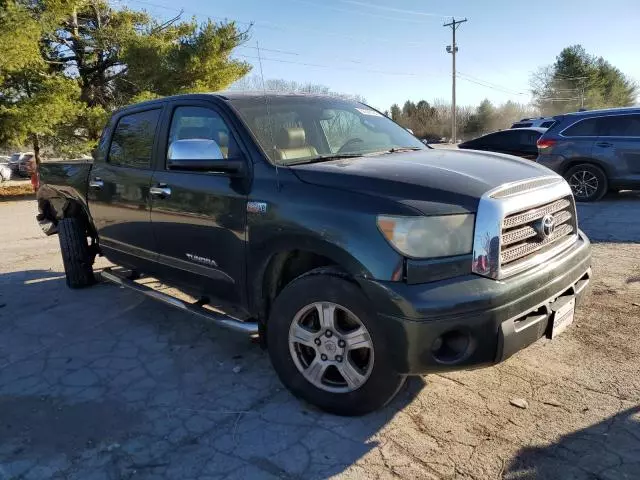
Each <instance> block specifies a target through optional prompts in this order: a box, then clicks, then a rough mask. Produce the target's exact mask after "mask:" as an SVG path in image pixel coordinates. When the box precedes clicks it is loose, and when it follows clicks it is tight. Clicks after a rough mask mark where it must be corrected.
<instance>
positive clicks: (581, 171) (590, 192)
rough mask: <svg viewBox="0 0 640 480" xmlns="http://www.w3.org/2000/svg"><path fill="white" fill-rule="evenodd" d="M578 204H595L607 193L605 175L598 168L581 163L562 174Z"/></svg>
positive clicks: (607, 185)
mask: <svg viewBox="0 0 640 480" xmlns="http://www.w3.org/2000/svg"><path fill="white" fill-rule="evenodd" d="M564 178H565V179H566V180H567V182H568V183H569V185H570V186H571V190H572V191H573V196H574V197H575V199H576V200H577V201H578V202H595V201H598V200H600V199H601V198H602V197H603V196H604V195H605V194H606V193H607V192H608V191H609V182H608V181H607V176H606V174H605V173H604V172H603V171H602V169H601V168H600V167H596V166H595V165H591V164H589V163H583V164H580V165H576V166H574V167H571V168H570V169H569V170H567V172H566V173H565V174H564Z"/></svg>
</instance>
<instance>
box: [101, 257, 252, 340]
mask: <svg viewBox="0 0 640 480" xmlns="http://www.w3.org/2000/svg"><path fill="white" fill-rule="evenodd" d="M100 275H101V276H102V278H104V279H105V280H108V281H109V282H112V283H115V284H117V285H120V286H122V287H125V288H129V289H131V290H135V291H136V292H139V293H142V294H143V295H146V296H148V297H151V298H153V299H155V300H159V301H161V302H163V303H166V304H167V305H171V306H172V307H176V308H178V309H180V310H183V311H185V312H189V313H192V314H193V315H197V316H198V317H200V318H204V319H205V320H208V321H210V322H212V323H214V324H216V325H218V326H220V327H223V328H227V329H229V330H233V331H236V332H241V333H245V334H247V335H258V323H257V322H242V321H240V320H237V319H235V318H233V317H229V316H227V315H225V314H224V313H222V312H220V313H218V312H214V311H211V310H208V309H206V308H203V307H202V306H201V305H200V304H199V303H196V304H192V303H187V302H183V301H182V300H180V299H178V298H175V297H172V296H170V295H166V294H164V293H161V292H158V291H157V290H154V289H152V288H149V287H147V286H145V285H141V284H139V283H136V282H134V281H133V280H129V279H128V278H126V277H124V276H122V275H119V274H118V273H116V272H114V271H113V270H111V269H110V268H106V269H104V270H102V272H100Z"/></svg>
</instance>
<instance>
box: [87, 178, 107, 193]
mask: <svg viewBox="0 0 640 480" xmlns="http://www.w3.org/2000/svg"><path fill="white" fill-rule="evenodd" d="M102 187H104V182H103V181H102V179H101V178H100V177H95V178H94V179H93V180H91V181H90V182H89V188H95V189H96V190H100V189H102Z"/></svg>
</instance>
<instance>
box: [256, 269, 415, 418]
mask: <svg viewBox="0 0 640 480" xmlns="http://www.w3.org/2000/svg"><path fill="white" fill-rule="evenodd" d="M320 270H322V269H320ZM325 271H326V269H325ZM312 273H313V272H312ZM370 303H371V302H370V301H369V300H368V299H367V297H366V296H365V295H364V293H362V291H361V290H360V289H359V288H358V287H357V286H356V285H355V284H353V283H351V282H350V281H348V280H347V279H345V278H341V277H339V276H334V275H327V274H323V273H318V274H305V275H302V276H301V277H298V278H297V279H295V280H294V281H292V282H291V283H290V284H288V285H287V286H286V287H285V288H284V290H283V291H282V292H281V293H280V295H278V297H277V298H276V300H275V302H274V304H273V308H272V309H271V314H270V317H269V321H268V323H267V348H268V350H269V355H270V357H271V362H272V364H273V366H274V368H275V370H276V373H277V374H278V376H279V377H280V380H281V381H282V383H283V384H284V385H285V386H286V387H287V388H288V389H289V390H290V391H291V392H292V393H293V394H294V395H295V396H296V397H298V398H301V399H303V400H305V401H307V402H309V403H311V404H313V405H315V406H317V407H319V408H320V409H322V410H325V411H327V412H330V413H333V414H337V415H345V416H356V415H364V414H366V413H369V412H372V411H374V410H377V409H378V408H381V407H383V406H384V405H386V404H387V403H389V402H390V401H391V400H392V399H393V398H394V397H395V396H396V394H397V393H398V391H399V390H400V387H402V385H403V383H404V381H405V378H406V377H405V376H403V375H400V374H398V373H397V372H396V371H394V370H393V369H392V367H391V363H390V361H389V354H388V350H387V348H388V346H387V345H386V343H385V341H384V336H383V333H382V331H381V329H380V327H379V325H378V323H377V318H376V314H375V312H373V311H372V310H371V307H370ZM318 304H322V305H324V306H326V307H327V309H326V310H325V309H324V307H322V308H321V309H322V311H326V312H329V311H330V308H329V306H330V305H334V308H335V311H336V312H338V313H337V314H336V315H335V316H333V315H324V316H323V317H324V318H329V317H331V318H333V319H334V320H333V321H332V325H333V326H334V329H333V332H334V333H333V334H332V336H331V337H329V338H328V337H327V335H326V333H325V334H323V332H326V330H324V327H323V326H322V325H319V319H320V317H321V315H320V314H319V312H318V308H317V305H318ZM304 312H307V313H304ZM305 315H307V316H305ZM303 319H304V320H305V321H307V319H311V320H310V321H311V324H314V326H313V328H312V327H311V326H310V327H309V329H307V328H306V327H305V333H304V334H305V335H307V334H308V335H311V336H313V337H314V338H313V339H311V337H309V338H306V337H305V341H308V345H303V344H300V343H296V342H295V341H290V333H291V331H293V330H294V329H295V331H296V332H298V331H299V330H298V329H297V328H296V327H293V325H297V326H298V327H300V323H299V322H301V321H302V320H303ZM357 322H359V325H360V326H361V327H364V330H361V329H360V327H357V328H356V325H357ZM311 324H310V325H311ZM326 325H328V323H325V326H326ZM316 327H317V328H316ZM345 327H349V328H346V329H345ZM300 328H302V327H300ZM351 328H354V329H353V330H352V329H351ZM356 330H357V332H358V334H357V338H358V340H354V336H353V334H354V332H356ZM363 332H364V333H363ZM367 333H368V337H367V335H366V334H367ZM350 334H351V335H352V336H351V337H349V335H350ZM296 339H297V337H296ZM343 339H346V340H343ZM315 342H322V343H321V344H320V345H318V344H317V343H315ZM346 342H349V343H351V344H352V345H353V344H354V343H357V344H359V345H364V344H367V345H368V346H366V347H356V348H353V349H349V345H348V344H346ZM314 343H315V345H316V346H314ZM341 343H342V344H341ZM331 344H333V346H331ZM330 347H331V348H330ZM340 347H343V348H340ZM320 352H325V353H326V354H327V355H329V356H330V355H331V352H333V353H334V354H336V355H334V356H333V358H327V355H324V354H321V353H320ZM339 354H344V355H343V356H342V355H339ZM323 355H324V357H325V358H324V359H322V360H325V362H324V363H323V364H324V365H325V370H323V373H322V374H321V377H320V380H319V383H320V384H321V386H317V385H316V384H314V383H312V381H310V380H308V379H307V377H306V376H305V375H303V373H302V371H303V369H301V365H302V367H304V365H303V363H304V362H307V363H306V365H307V368H306V369H304V371H305V372H308V371H310V370H309V368H310V367H311V366H313V365H315V363H316V361H317V362H318V363H320V360H319V359H320V357H321V356H323ZM310 356H311V357H312V360H311V361H310V360H309V358H311V357H310ZM327 359H328V362H327V361H326V360H327ZM327 364H328V366H327ZM320 368H321V367H320ZM339 368H340V370H339ZM354 370H355V371H356V372H358V375H356V376H354V375H353V374H352V373H351V372H354ZM342 371H345V372H349V375H351V379H352V381H351V384H349V382H347V381H346V378H347V377H345V376H343V375H342V373H341V372H342ZM357 383H359V385H358V386H355V387H354V385H355V384H357Z"/></svg>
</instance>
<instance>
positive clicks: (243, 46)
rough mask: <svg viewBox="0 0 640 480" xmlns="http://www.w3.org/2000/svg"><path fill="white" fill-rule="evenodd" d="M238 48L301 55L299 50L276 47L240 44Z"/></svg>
mask: <svg viewBox="0 0 640 480" xmlns="http://www.w3.org/2000/svg"><path fill="white" fill-rule="evenodd" d="M236 48H250V49H252V50H259V51H261V52H273V53H281V54H282V55H300V53H299V52H290V51H288V50H278V49H274V48H260V47H251V46H249V45H238V46H237V47H236Z"/></svg>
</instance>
